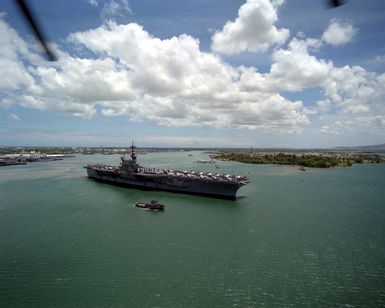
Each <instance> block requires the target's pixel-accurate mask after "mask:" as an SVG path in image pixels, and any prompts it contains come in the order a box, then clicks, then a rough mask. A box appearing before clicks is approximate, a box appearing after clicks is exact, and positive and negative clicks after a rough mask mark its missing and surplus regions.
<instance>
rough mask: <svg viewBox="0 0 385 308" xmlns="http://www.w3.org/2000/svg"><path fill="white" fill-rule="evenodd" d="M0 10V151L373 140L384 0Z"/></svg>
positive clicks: (87, 3) (379, 131) (384, 102)
mask: <svg viewBox="0 0 385 308" xmlns="http://www.w3.org/2000/svg"><path fill="white" fill-rule="evenodd" d="M29 2H30V4H31V6H32V9H33V10H34V12H35V13H36V16H37V17H38V18H39V21H40V24H41V25H42V27H43V29H44V30H45V33H46V35H47V37H48V39H49V41H50V42H51V43H52V46H53V49H54V50H55V52H56V54H57V55H58V57H59V60H58V61H57V62H47V61H45V60H44V57H43V56H42V54H41V51H40V47H39V46H38V45H37V43H36V41H35V39H34V38H33V36H32V34H31V31H30V29H29V28H28V27H27V26H26V24H25V21H24V20H23V18H22V16H21V15H20V14H19V12H18V8H17V7H16V6H15V4H14V2H13V1H11V0H3V1H1V2H0V146H7V145H11V146H12V145H21V146H26V145H44V146H50V145H52V146H65V145H73V146H83V145H84V146H99V145H103V146H124V145H127V144H128V143H129V142H130V140H132V139H134V140H135V141H136V142H137V144H138V145H139V146H196V147H216V146H219V147H221V146H224V147H231V146H233V147H250V146H253V147H332V146H339V145H369V144H380V143H384V142H385V74H384V69H385V44H384V42H385V31H384V30H383V29H384V28H385V2H384V1H382V0H371V1H368V2H363V1H359V0H347V1H345V2H346V4H345V5H343V6H341V7H338V8H335V9H328V8H327V5H326V3H327V2H326V1H321V0H319V1H303V0H296V1H294V0H291V1H290V0H287V1H284V0H247V1H234V0H232V1H230V0H221V1H219V0H218V1H217V0H212V1H204V0H201V1H198V0H195V1H192V0H191V1H187V0H186V1H176V0H167V1H153V0H152V1H150V0H141V1H134V0H129V1H126V0H108V1H101V0H76V1H48V0H35V1H29Z"/></svg>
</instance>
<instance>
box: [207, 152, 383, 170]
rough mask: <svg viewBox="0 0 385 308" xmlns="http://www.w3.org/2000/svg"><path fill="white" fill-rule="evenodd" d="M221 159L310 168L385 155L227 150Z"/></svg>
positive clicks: (369, 160) (368, 160)
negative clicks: (235, 151)
mask: <svg viewBox="0 0 385 308" xmlns="http://www.w3.org/2000/svg"><path fill="white" fill-rule="evenodd" d="M214 158H215V159H218V160H221V161H236V162H240V163H246V164H265V165H289V166H300V167H309V168H343V167H351V166H352V165H353V164H363V163H366V164H367V163H377V164H378V163H385V157H384V156H380V155H376V154H364V153H359V154H356V153H355V154H352V153H339V154H330V153H322V152H319V153H304V152H302V153H301V152H296V153H293V152H290V153H282V152H279V153H275V152H258V153H245V152H237V153H234V152H230V153H229V152H225V153H219V154H217V155H215V156H214Z"/></svg>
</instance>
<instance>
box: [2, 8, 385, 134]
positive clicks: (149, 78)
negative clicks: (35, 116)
mask: <svg viewBox="0 0 385 308" xmlns="http://www.w3.org/2000/svg"><path fill="white" fill-rule="evenodd" d="M256 2H258V3H262V2H260V1H256ZM247 3H254V2H252V1H249V2H247ZM269 3H270V2H269ZM281 4H282V1H281V2H278V1H276V2H273V3H270V5H271V6H272V7H273V8H274V13H275V10H276V8H277V7H278V6H279V5H281ZM241 16H243V15H242V14H240V15H239V18H241ZM273 24H274V22H273V23H271V25H272V27H274V25H273ZM1 31H2V32H1ZM0 34H2V35H1V36H0V40H1V42H2V43H3V46H2V49H1V51H0V52H1V53H2V54H1V55H2V58H1V59H2V61H4V63H11V64H12V67H13V68H19V73H15V72H11V71H10V72H9V74H10V76H11V77H12V78H13V81H12V82H11V83H9V84H8V85H7V84H6V83H3V84H2V85H0V87H1V86H3V87H4V88H3V89H2V91H3V93H5V95H3V96H2V97H1V101H0V106H2V107H3V108H9V107H10V106H11V105H12V104H15V103H18V104H20V105H22V106H24V107H26V108H34V109H38V110H57V111H59V112H64V113H69V114H72V115H74V116H78V117H83V118H91V117H93V116H95V115H97V114H98V113H99V114H101V115H103V116H107V117H113V116H127V117H128V118H129V119H131V120H132V121H151V122H153V123H157V124H160V125H165V126H173V127H179V126H200V127H215V128H227V127H231V128H239V129H243V128H248V129H258V130H260V131H264V130H268V131H272V130H274V131H278V132H285V133H301V132H302V131H303V129H304V127H306V126H307V125H309V124H310V121H309V116H310V115H311V116H312V117H315V115H317V116H318V117H320V116H322V115H323V114H328V113H329V112H333V113H337V114H341V115H340V117H344V116H346V115H348V114H349V115H354V121H356V122H357V123H361V124H360V125H361V126H357V127H364V124H362V123H367V125H369V123H370V121H371V120H372V121H373V123H376V124H373V125H377V127H380V126H381V125H382V123H383V117H382V115H384V114H385V107H383V101H384V99H385V87H384V85H385V74H382V75H377V74H375V73H370V72H368V71H366V70H365V69H363V68H362V67H359V66H345V67H341V68H338V67H335V66H334V64H333V62H332V61H330V60H326V59H320V58H317V57H316V56H315V55H314V54H313V53H314V52H315V51H317V50H318V49H319V48H320V47H321V45H322V41H321V40H318V39H306V38H305V37H304V36H302V38H294V39H292V40H291V41H290V43H289V44H288V45H287V47H285V48H284V47H280V48H278V49H276V50H275V51H274V52H273V55H272V60H273V64H272V66H271V68H270V71H268V72H266V73H261V72H259V71H258V69H257V68H255V67H244V66H241V67H233V66H231V65H229V64H228V63H226V62H224V61H223V59H222V58H221V57H220V56H218V55H217V54H213V53H210V52H202V51H201V50H200V46H199V40H197V39H195V38H193V37H192V36H190V35H187V34H182V35H180V36H178V37H171V38H169V39H159V38H157V37H153V36H152V35H151V34H149V33H148V32H146V31H145V30H144V29H143V27H142V26H140V25H138V24H135V23H130V24H126V25H119V24H117V23H115V22H112V21H108V22H105V23H104V24H103V25H102V26H100V27H98V28H96V29H92V30H89V31H84V32H77V33H73V34H72V35H70V37H69V41H71V42H72V43H73V44H74V45H75V50H78V51H79V50H81V49H82V48H83V49H85V51H86V52H85V53H84V54H87V55H90V53H91V56H88V58H80V57H77V56H74V55H69V54H67V53H65V52H62V51H60V49H58V52H59V53H60V54H61V56H60V60H59V61H58V62H56V63H45V62H43V61H40V62H39V61H36V60H34V59H33V55H34V53H33V52H32V53H31V52H30V50H29V49H28V45H27V44H26V43H25V42H24V41H23V40H22V39H20V37H19V36H18V35H17V33H16V32H15V31H14V30H13V29H11V28H10V27H9V26H8V25H7V24H6V23H5V22H0ZM273 41H274V40H273ZM273 41H269V43H268V45H269V44H271V43H272V42H273ZM0 63H1V62H0ZM24 63H28V64H24ZM7 65H8V64H7ZM5 67H10V66H9V65H8V66H5ZM16 71H17V69H16ZM309 88H318V89H320V91H322V93H323V94H324V97H323V98H321V99H319V100H318V101H317V102H310V104H309V102H306V104H304V103H303V102H302V101H297V100H294V101H292V100H289V99H287V98H285V97H284V95H283V94H280V93H283V92H286V91H289V92H300V91H304V90H306V89H309ZM311 103H312V104H313V105H314V106H309V105H311ZM339 121H340V123H342V124H341V125H342V126H343V124H346V123H347V122H346V121H343V120H339ZM324 126H328V128H330V130H333V129H334V130H335V131H336V129H337V128H338V127H334V126H333V124H330V123H327V124H324ZM319 127H321V125H320V126H319ZM352 127H354V125H352ZM324 131H327V127H325V129H324Z"/></svg>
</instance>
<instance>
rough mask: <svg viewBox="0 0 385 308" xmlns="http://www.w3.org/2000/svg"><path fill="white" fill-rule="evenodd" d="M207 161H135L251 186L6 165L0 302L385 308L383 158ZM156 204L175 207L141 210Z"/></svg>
mask: <svg viewBox="0 0 385 308" xmlns="http://www.w3.org/2000/svg"><path fill="white" fill-rule="evenodd" d="M189 154H190V155H191V154H192V155H191V156H190V155H189ZM199 159H202V160H206V159H208V154H206V153H204V152H198V151H194V152H171V153H148V154H146V155H138V161H139V163H140V164H142V165H145V166H152V167H156V168H170V169H174V170H197V171H207V172H215V173H216V172H219V173H221V174H223V173H224V174H241V175H247V176H248V177H249V178H250V179H251V182H250V183H249V184H248V185H246V186H244V187H242V188H241V189H240V190H239V191H238V196H239V197H238V199H237V200H236V201H229V200H220V199H212V198H205V197H200V196H190V195H182V194H175V193H167V192H151V191H140V190H135V189H127V188H121V187H115V186H112V185H107V184H101V183H97V182H94V181H92V180H89V179H88V178H87V177H86V170H85V169H84V168H83V166H84V165H86V164H87V163H97V162H101V163H107V164H113V165H115V164H118V163H119V156H118V155H100V154H97V155H77V156H76V157H72V158H66V159H64V160H62V161H51V162H35V163H31V164H28V165H25V166H9V167H2V168H0V306H1V307H233V306H234V307H261V306H266V307H299V306H307V307H309V306H316V307H319V306H322V307H331V306H344V307H363V306H372V307H373V306H377V307H379V306H385V164H358V165H354V166H353V167H350V168H335V169H307V170H306V171H305V172H303V171H299V170H298V168H296V167H293V166H271V165H249V164H241V163H235V162H217V164H216V165H217V166H216V165H215V164H198V163H194V161H197V160H199ZM151 199H156V200H158V201H159V202H161V203H162V204H165V205H166V210H165V211H164V212H151V211H146V210H143V209H138V208H135V207H134V204H135V203H136V202H142V201H149V200H151Z"/></svg>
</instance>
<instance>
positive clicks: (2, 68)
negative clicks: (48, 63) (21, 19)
mask: <svg viewBox="0 0 385 308" xmlns="http://www.w3.org/2000/svg"><path fill="white" fill-rule="evenodd" d="M0 46H1V48H0V72H1V82H0V91H15V90H18V89H20V88H22V87H25V86H29V85H32V84H33V78H32V77H31V75H30V74H29V73H28V71H27V69H26V67H25V66H24V64H23V62H22V61H20V58H21V57H24V58H25V57H28V47H27V44H26V43H25V42H24V41H23V40H22V39H21V38H20V37H19V35H18V34H17V33H16V31H15V30H14V29H12V28H10V27H9V26H8V24H7V23H6V22H5V21H4V20H3V19H1V17H0Z"/></svg>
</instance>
